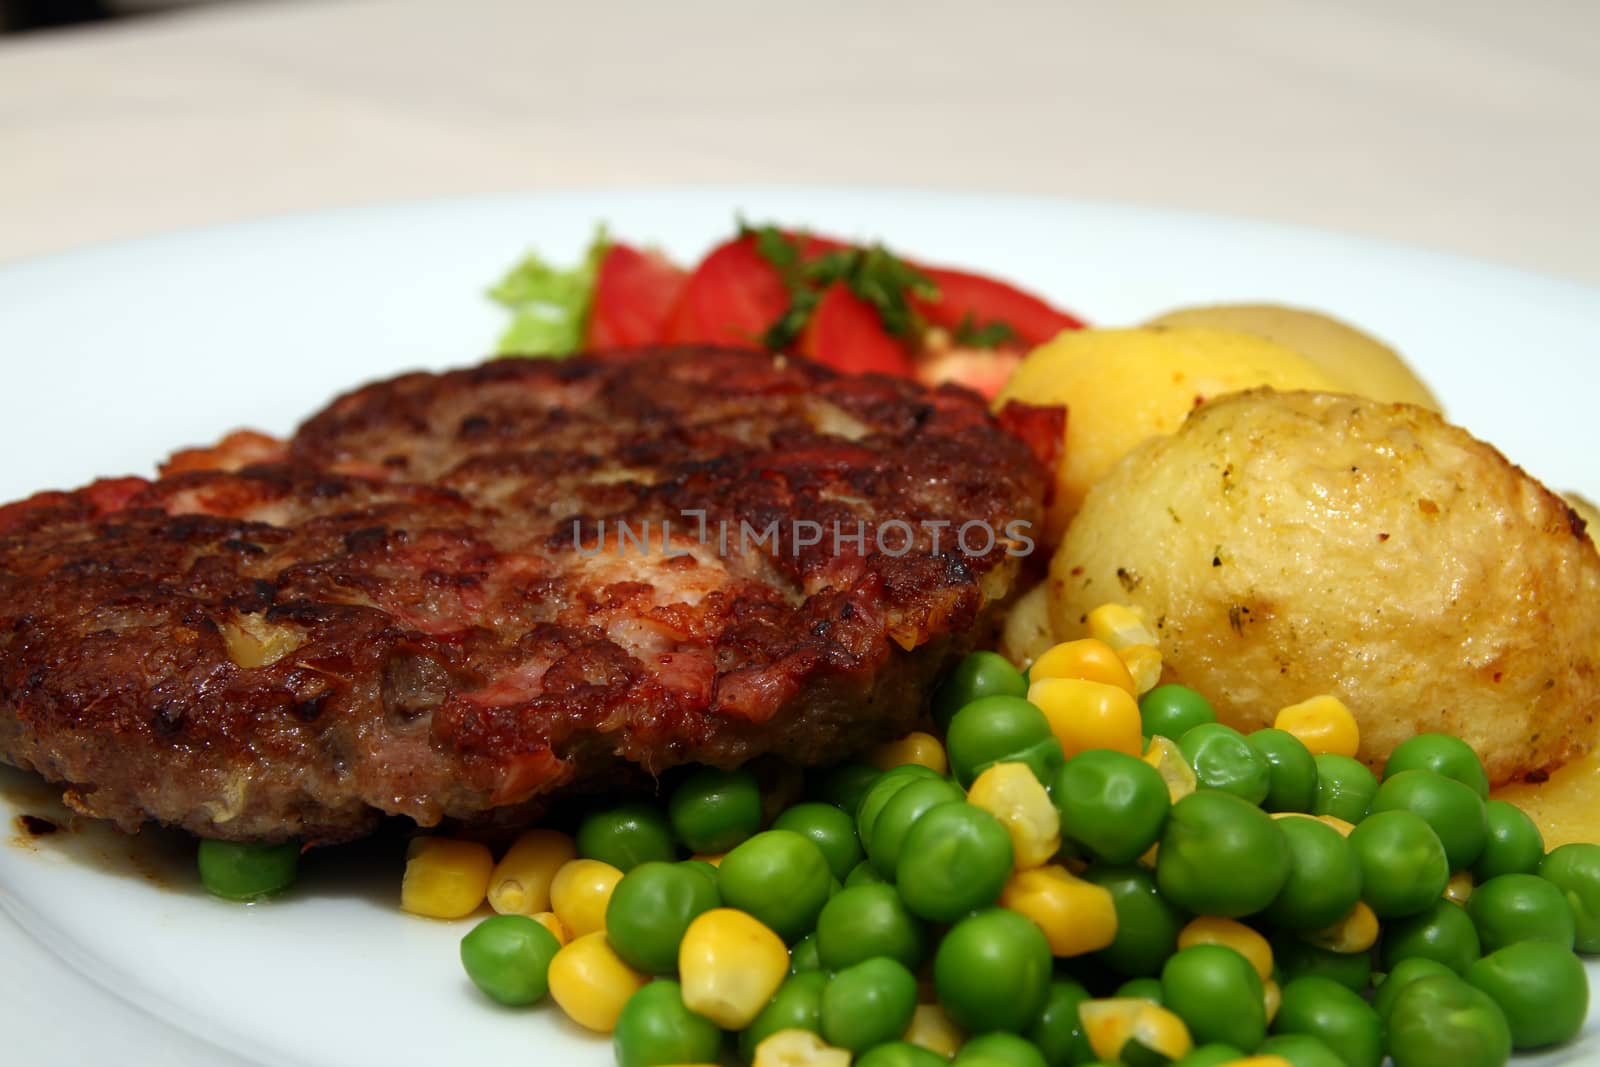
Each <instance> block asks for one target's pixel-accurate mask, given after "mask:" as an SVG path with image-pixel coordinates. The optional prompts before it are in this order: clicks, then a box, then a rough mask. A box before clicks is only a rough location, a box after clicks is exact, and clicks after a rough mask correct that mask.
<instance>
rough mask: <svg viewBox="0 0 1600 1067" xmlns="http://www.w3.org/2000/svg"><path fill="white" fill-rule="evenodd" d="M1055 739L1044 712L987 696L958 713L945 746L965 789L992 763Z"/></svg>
mask: <svg viewBox="0 0 1600 1067" xmlns="http://www.w3.org/2000/svg"><path fill="white" fill-rule="evenodd" d="M1053 740H1055V735H1054V734H1052V733H1051V732H1050V721H1049V720H1048V719H1046V718H1045V717H1044V712H1042V711H1040V710H1039V709H1038V708H1036V707H1034V706H1033V705H1032V704H1030V703H1028V702H1027V701H1026V700H1024V699H1022V698H1021V697H1016V696H986V697H982V698H980V699H978V700H974V701H972V702H971V703H970V704H967V705H966V706H965V707H963V708H962V709H961V710H960V711H958V712H956V714H955V717H954V718H952V719H951V720H950V729H949V732H948V733H947V734H946V735H945V741H944V747H945V753H946V754H947V755H948V756H949V758H950V771H951V773H952V774H954V775H955V778H956V781H958V782H960V783H961V785H962V788H966V787H968V786H970V785H972V781H973V779H975V778H977V777H978V775H979V774H981V773H982V772H983V769H984V768H985V767H988V766H989V765H990V764H991V763H996V762H998V761H1000V760H1005V759H1009V758H1012V757H1014V756H1016V755H1018V754H1019V753H1022V752H1023V751H1025V750H1027V749H1030V748H1032V747H1034V746H1036V745H1039V744H1041V743H1043V742H1049V741H1053ZM1057 747H1058V748H1059V742H1058V743H1057Z"/></svg>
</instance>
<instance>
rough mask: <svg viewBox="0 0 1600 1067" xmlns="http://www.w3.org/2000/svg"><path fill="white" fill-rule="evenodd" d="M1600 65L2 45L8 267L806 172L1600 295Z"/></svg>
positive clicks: (968, 20) (406, 45)
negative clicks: (1000, 193)
mask: <svg viewBox="0 0 1600 1067" xmlns="http://www.w3.org/2000/svg"><path fill="white" fill-rule="evenodd" d="M1597 44H1600V4H1596V3H1593V2H1591V0H1568V2H1558V0H1536V2H1532V3H1528V4H1504V3H1482V2H1452V0H1279V2H1272V3H1268V2H1253V3H1252V2H1244V0H1217V2H1211V3H1205V4H1195V3H1178V2H1172V3H1155V2H1143V3H1112V2H1106V0H1095V2H1081V3H1077V2H1065V0H1053V2H1034V3H1026V2H1016V0H1010V2H996V3H987V4H980V3H965V4H947V3H939V2H936V0H922V2H918V3H857V2H851V0H809V2H806V3H769V2H762V0H671V2H656V0H639V2H623V0H585V2H570V0H569V2H562V3H535V2H531V0H366V2H326V3H323V2H309V0H302V2H298V3H295V2H285V0H276V2H273V0H258V2H256V3H253V4H237V5H236V4H218V5H215V6H205V7H202V8H200V9H197V10H194V11H191V12H189V13H185V14H181V15H174V16H167V17H152V18H147V19H139V20H133V21H129V22H125V23H121V24H117V25H113V26H109V27H105V26H102V27H91V28H86V29H77V30H67V31H59V32H53V33H47V34H36V35H29V36H21V37H13V38H7V39H0V260H5V259H13V258H20V257H25V256H31V255H37V254H40V253H46V252H52V251H58V250H62V249H68V248H72V247H76V246H81V245H85V244H89V243H93V242H98V241H105V240H110V239H116V238H122V237H130V236H136V235H141V234H148V233H154V232H158V231H161V230H167V229H172V228H175V227H184V226H193V225H199V224H205V223H211V222H218V221H224V220H229V219H237V218H243V217H251V216H259V215H265V214H275V213H282V212H290V211H298V210H304V209H310V208H324V207H332V206H338V205H343V204H354V203H361V202H368V201H373V200H394V199H402V198H412V197H427V196H441V195H455V194H470V193H476V192H486V191H502V190H521V189H530V188H532V189H537V188H557V187H577V186H593V185H619V184H638V183H651V184H654V183H691V182H695V183H697V182H773V181H792V182H827V183H872V184H886V183H887V184H897V185H907V184H909V185H924V186H934V187H943V188H965V189H973V188H976V189H992V190H1004V191H1023V192H1034V193H1047V194H1054V195H1063V196H1074V197H1089V198H1101V199H1114V200H1128V201H1135V202H1142V203H1149V204H1160V205H1164V206H1171V207H1181V208H1193V209H1199V210H1205V211H1213V212H1222V213H1229V214H1237V215H1250V216H1258V217H1263V218H1270V219H1276V220H1280V221H1288V222H1299V223H1306V224H1311V225H1316V226H1322V227H1327V228H1334V229H1340V230H1347V231H1351V232H1355V233H1361V234H1366V235H1371V236H1379V237H1386V238H1391V239H1398V240H1402V241H1409V242H1414V243H1419V244H1424V245H1430V246H1433V247H1436V248H1441V249H1446V250H1452V251H1458V252H1463V253H1467V254H1470V255H1476V256H1481V257H1487V258H1492V259H1496V260H1500V261H1503V262H1507V263H1512V264H1517V265H1520V266H1525V267H1531V268H1533V269H1536V270H1542V271H1545V272H1548V273H1552V274H1560V275H1566V276H1568V277H1575V278H1579V279H1585V280H1588V281H1591V282H1600V252H1597V248H1600V244H1597V242H1596V240H1595V238H1596V237H1597V236H1600V196H1597V195H1596V193H1595V190H1597V189H1600V63H1597V62H1596V61H1595V54H1596V52H1595V49H1596V46H1597ZM1062 254H1063V255H1070V254H1071V250H1070V249H1063V250H1062Z"/></svg>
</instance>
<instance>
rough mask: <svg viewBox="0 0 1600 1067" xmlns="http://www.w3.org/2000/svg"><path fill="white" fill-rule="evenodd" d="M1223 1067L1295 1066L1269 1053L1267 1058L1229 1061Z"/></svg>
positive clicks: (1245, 1058) (1251, 1057) (1254, 1057)
mask: <svg viewBox="0 0 1600 1067" xmlns="http://www.w3.org/2000/svg"><path fill="white" fill-rule="evenodd" d="M1222 1067H1294V1064H1293V1063H1291V1062H1290V1061H1288V1060H1286V1059H1284V1058H1283V1057H1282V1056H1274V1055H1271V1054H1270V1053H1269V1054H1268V1055H1265V1056H1246V1057H1244V1058H1243V1059H1238V1060H1227V1061H1225V1062H1224V1063H1223V1065H1222Z"/></svg>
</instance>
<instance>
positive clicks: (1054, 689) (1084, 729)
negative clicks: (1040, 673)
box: [1028, 678, 1144, 759]
mask: <svg viewBox="0 0 1600 1067" xmlns="http://www.w3.org/2000/svg"><path fill="white" fill-rule="evenodd" d="M1028 700H1029V702H1030V703H1032V704H1033V705H1034V706H1035V707H1037V708H1038V709H1039V710H1040V711H1042V712H1044V717H1045V718H1046V719H1048V720H1049V722H1050V731H1051V732H1052V733H1054V734H1055V736H1056V740H1058V741H1060V742H1061V748H1062V750H1063V751H1064V752H1065V753H1066V755H1067V758H1068V759H1071V758H1072V757H1073V756H1076V755H1077V754H1078V753H1080V752H1084V751H1087V750H1088V749H1091V748H1109V749H1114V750H1116V751H1118V752H1126V753H1127V754H1128V755H1130V756H1137V755H1139V754H1140V753H1142V752H1143V751H1144V737H1143V735H1142V734H1141V733H1140V727H1141V724H1140V720H1139V705H1138V704H1137V703H1135V702H1134V699H1133V697H1132V696H1131V695H1130V693H1129V691H1128V690H1125V689H1120V688H1118V687H1117V686H1114V685H1107V684H1105V683H1104V682H1091V681H1086V680H1085V679H1082V678H1040V679H1038V680H1037V681H1035V682H1034V683H1033V684H1032V685H1031V686H1029V687H1028Z"/></svg>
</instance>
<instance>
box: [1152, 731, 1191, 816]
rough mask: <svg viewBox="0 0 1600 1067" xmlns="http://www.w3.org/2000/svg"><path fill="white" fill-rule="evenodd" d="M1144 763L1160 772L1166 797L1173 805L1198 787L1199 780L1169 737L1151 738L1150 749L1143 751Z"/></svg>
mask: <svg viewBox="0 0 1600 1067" xmlns="http://www.w3.org/2000/svg"><path fill="white" fill-rule="evenodd" d="M1144 761H1145V762H1146V763H1148V764H1150V766H1152V767H1154V768H1155V769H1156V770H1158V771H1160V772H1161V780H1162V781H1164V782H1166V783H1167V796H1169V797H1171V798H1172V802H1173V803H1174V804H1176V803H1177V802H1178V801H1180V800H1182V799H1183V798H1184V797H1186V796H1188V795H1189V794H1190V793H1193V792H1194V791H1195V790H1196V789H1198V788H1199V786H1200V782H1199V779H1197V778H1196V777H1195V776H1194V768H1193V767H1191V766H1189V761H1188V760H1186V759H1184V758H1183V750H1182V749H1180V748H1179V747H1178V743H1177V742H1176V741H1174V740H1172V738H1170V737H1161V736H1160V735H1157V736H1155V737H1152V738H1151V739H1150V747H1149V748H1148V749H1146V750H1145V754H1144Z"/></svg>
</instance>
